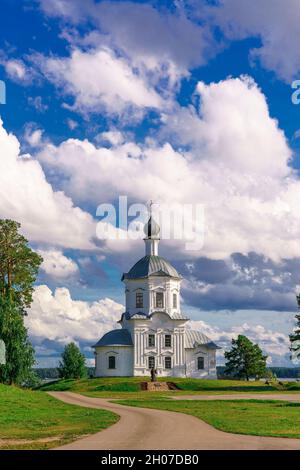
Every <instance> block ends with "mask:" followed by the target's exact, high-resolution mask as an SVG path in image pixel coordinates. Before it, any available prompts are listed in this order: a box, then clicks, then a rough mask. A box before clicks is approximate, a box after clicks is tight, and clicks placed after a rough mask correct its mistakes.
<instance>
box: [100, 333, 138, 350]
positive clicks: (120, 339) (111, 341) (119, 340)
mask: <svg viewBox="0 0 300 470" xmlns="http://www.w3.org/2000/svg"><path fill="white" fill-rule="evenodd" d="M99 346H133V343H132V338H131V334H130V332H129V331H128V330H126V329H118V330H111V331H109V332H108V333H105V335H103V336H102V338H100V340H99V341H98V343H96V344H95V345H94V346H93V347H94V348H96V347H99Z"/></svg>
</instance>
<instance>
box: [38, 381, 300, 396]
mask: <svg viewBox="0 0 300 470" xmlns="http://www.w3.org/2000/svg"><path fill="white" fill-rule="evenodd" d="M145 380H149V377H146V378H144V377H102V378H95V379H81V380H59V381H56V382H52V383H48V384H45V385H43V386H42V387H40V390H44V391H49V390H55V391H67V390H68V391H72V392H76V393H82V394H84V395H88V396H94V397H96V396H97V397H109V398H122V397H123V396H124V394H125V396H127V397H130V398H138V397H140V396H144V395H146V396H147V397H148V398H149V397H150V395H151V396H155V397H159V396H165V395H168V394H178V395H182V394H187V393H188V394H212V395H213V394H214V395H217V394H224V393H238V392H257V393H266V392H267V393H276V392H278V391H280V392H286V391H298V392H299V391H300V383H296V382H290V383H286V384H285V385H284V387H282V386H275V385H266V384H265V383H264V382H263V381H256V382H246V381H238V380H205V379H185V378H177V377H176V378H175V377H170V378H168V379H167V380H168V381H170V382H173V383H175V384H176V385H177V387H178V388H179V389H180V390H178V391H171V392H153V393H151V394H150V392H143V391H141V389H140V383H141V382H143V381H145ZM159 380H166V379H165V378H164V379H159Z"/></svg>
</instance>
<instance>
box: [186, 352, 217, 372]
mask: <svg viewBox="0 0 300 470" xmlns="http://www.w3.org/2000/svg"><path fill="white" fill-rule="evenodd" d="M199 356H202V357H204V369H200V370H198V357H199ZM186 376H187V377H194V378H203V379H204V378H207V379H216V378H217V370H216V351H215V350H211V349H207V348H205V347H204V346H202V347H199V348H195V349H186Z"/></svg>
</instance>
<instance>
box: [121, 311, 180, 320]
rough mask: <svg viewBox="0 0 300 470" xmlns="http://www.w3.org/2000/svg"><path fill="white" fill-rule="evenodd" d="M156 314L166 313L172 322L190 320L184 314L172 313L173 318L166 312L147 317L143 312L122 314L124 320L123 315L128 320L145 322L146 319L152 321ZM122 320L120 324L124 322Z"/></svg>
mask: <svg viewBox="0 0 300 470" xmlns="http://www.w3.org/2000/svg"><path fill="white" fill-rule="evenodd" d="M155 313H165V314H166V315H168V316H169V317H170V319H171V320H189V318H187V317H185V316H184V315H182V313H179V312H175V313H172V316H171V315H170V314H169V313H168V312H164V311H157V312H152V313H150V315H147V314H146V313H143V312H138V313H132V314H131V315H130V313H129V312H124V313H123V314H122V318H123V315H124V316H125V318H126V320H145V319H146V320H150V319H151V317H152V315H154V314H155ZM122 318H121V320H120V322H121V321H122Z"/></svg>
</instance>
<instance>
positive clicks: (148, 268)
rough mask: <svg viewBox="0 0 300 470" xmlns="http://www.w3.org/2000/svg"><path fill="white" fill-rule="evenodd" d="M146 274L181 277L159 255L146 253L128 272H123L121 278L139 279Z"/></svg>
mask: <svg viewBox="0 0 300 470" xmlns="http://www.w3.org/2000/svg"><path fill="white" fill-rule="evenodd" d="M148 276H168V277H175V278H177V279H179V278H181V276H180V274H178V272H177V271H176V269H175V268H174V267H173V266H172V265H171V264H170V263H169V262H168V261H167V260H165V259H164V258H162V257H161V256H155V255H147V256H144V257H143V258H141V259H140V260H139V261H138V262H137V263H135V265H134V266H133V267H132V268H131V269H130V271H129V272H128V273H124V274H123V276H122V281H123V279H140V278H144V277H148Z"/></svg>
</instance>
